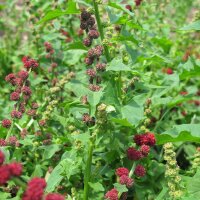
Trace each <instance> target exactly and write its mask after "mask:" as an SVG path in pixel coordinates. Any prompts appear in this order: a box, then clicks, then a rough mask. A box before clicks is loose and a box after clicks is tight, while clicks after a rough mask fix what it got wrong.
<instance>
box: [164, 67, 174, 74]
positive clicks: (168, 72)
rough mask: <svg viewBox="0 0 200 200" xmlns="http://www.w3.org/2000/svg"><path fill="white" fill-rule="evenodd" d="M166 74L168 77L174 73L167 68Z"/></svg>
mask: <svg viewBox="0 0 200 200" xmlns="http://www.w3.org/2000/svg"><path fill="white" fill-rule="evenodd" d="M166 73H167V74H169V75H170V74H173V73H174V72H173V70H172V69H171V68H167V69H166Z"/></svg>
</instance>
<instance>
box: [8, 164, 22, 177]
mask: <svg viewBox="0 0 200 200" xmlns="http://www.w3.org/2000/svg"><path fill="white" fill-rule="evenodd" d="M8 167H9V169H10V173H11V176H20V175H21V174H22V164H21V163H17V162H13V163H10V164H8Z"/></svg>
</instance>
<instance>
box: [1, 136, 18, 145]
mask: <svg viewBox="0 0 200 200" xmlns="http://www.w3.org/2000/svg"><path fill="white" fill-rule="evenodd" d="M4 146H14V147H18V146H19V141H18V139H17V137H16V136H10V137H9V138H8V139H7V140H5V139H2V138H1V139H0V147H4Z"/></svg>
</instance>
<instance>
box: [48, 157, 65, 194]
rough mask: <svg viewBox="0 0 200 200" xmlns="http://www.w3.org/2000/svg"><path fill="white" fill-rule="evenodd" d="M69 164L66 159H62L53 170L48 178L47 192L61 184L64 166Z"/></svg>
mask: <svg viewBox="0 0 200 200" xmlns="http://www.w3.org/2000/svg"><path fill="white" fill-rule="evenodd" d="M66 164H67V162H66V159H64V160H62V161H61V162H60V163H59V164H58V165H57V166H56V167H55V168H54V169H53V171H52V173H51V174H50V176H49V177H48V180H47V187H46V192H52V191H54V190H55V188H56V186H58V185H59V184H60V182H61V181H62V179H63V178H64V176H63V175H62V173H63V172H64V170H65V168H64V166H65V165H66Z"/></svg>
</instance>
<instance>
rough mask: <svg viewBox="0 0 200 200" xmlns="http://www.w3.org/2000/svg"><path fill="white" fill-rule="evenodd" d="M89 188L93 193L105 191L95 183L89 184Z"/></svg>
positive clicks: (99, 184)
mask: <svg viewBox="0 0 200 200" xmlns="http://www.w3.org/2000/svg"><path fill="white" fill-rule="evenodd" d="M89 186H90V187H91V188H92V189H93V190H94V192H102V191H104V190H105V189H104V187H103V185H102V184H101V183H99V182H97V183H91V182H89Z"/></svg>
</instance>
